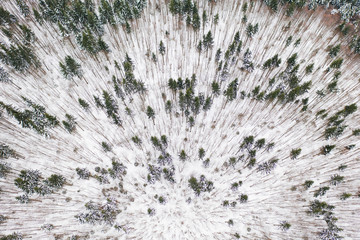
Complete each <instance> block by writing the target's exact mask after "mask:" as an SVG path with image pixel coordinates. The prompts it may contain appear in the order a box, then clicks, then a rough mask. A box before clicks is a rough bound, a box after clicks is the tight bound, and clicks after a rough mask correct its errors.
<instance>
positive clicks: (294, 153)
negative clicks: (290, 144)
mask: <svg viewBox="0 0 360 240" xmlns="http://www.w3.org/2000/svg"><path fill="white" fill-rule="evenodd" d="M300 153H301V148H296V149H292V150H291V152H290V158H291V159H296V158H297V157H298V156H299V155H300Z"/></svg>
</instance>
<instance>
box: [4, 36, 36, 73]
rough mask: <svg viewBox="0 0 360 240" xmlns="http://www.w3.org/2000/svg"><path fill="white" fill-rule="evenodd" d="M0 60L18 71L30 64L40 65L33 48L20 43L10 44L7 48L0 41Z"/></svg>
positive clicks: (23, 69) (22, 70)
mask: <svg viewBox="0 0 360 240" xmlns="http://www.w3.org/2000/svg"><path fill="white" fill-rule="evenodd" d="M0 60H1V61H2V62H3V63H4V64H6V65H9V66H11V67H13V68H14V69H15V70H16V71H19V72H24V71H26V70H28V69H29V68H30V67H31V66H35V67H39V66H40V62H39V60H38V58H37V57H36V55H35V53H34V52H33V50H32V49H31V48H29V47H27V46H25V45H21V44H17V45H13V44H12V45H10V47H9V48H7V47H6V46H5V45H3V44H2V43H0Z"/></svg>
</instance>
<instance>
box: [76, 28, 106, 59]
mask: <svg viewBox="0 0 360 240" xmlns="http://www.w3.org/2000/svg"><path fill="white" fill-rule="evenodd" d="M76 41H77V43H78V44H79V45H80V47H81V48H82V49H84V50H86V51H87V52H89V53H90V54H97V53H98V52H100V51H103V52H109V51H110V50H109V46H108V45H107V44H106V43H105V42H104V41H103V40H102V38H101V37H96V36H94V35H93V33H92V32H91V31H90V30H84V31H83V32H82V33H81V34H79V35H78V36H77V37H76Z"/></svg>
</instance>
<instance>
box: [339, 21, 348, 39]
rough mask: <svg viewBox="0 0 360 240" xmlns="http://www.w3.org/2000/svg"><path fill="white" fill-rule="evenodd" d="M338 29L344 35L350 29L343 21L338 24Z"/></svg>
mask: <svg viewBox="0 0 360 240" xmlns="http://www.w3.org/2000/svg"><path fill="white" fill-rule="evenodd" d="M338 29H339V31H340V32H341V33H342V34H343V35H344V36H346V35H347V34H348V33H349V31H350V26H349V25H346V23H345V22H343V23H341V24H340V25H339V27H338Z"/></svg>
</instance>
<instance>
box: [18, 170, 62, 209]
mask: <svg viewBox="0 0 360 240" xmlns="http://www.w3.org/2000/svg"><path fill="white" fill-rule="evenodd" d="M41 179H42V176H41V173H40V172H39V171H38V170H21V171H20V174H19V176H18V178H16V179H15V186H17V187H18V188H20V189H21V190H23V192H24V194H23V195H21V196H18V197H16V199H17V200H18V201H19V202H21V203H27V202H28V201H29V196H30V195H32V194H34V193H37V194H39V195H41V196H44V195H47V194H51V193H53V192H54V191H57V190H59V189H60V188H62V187H63V186H64V184H65V182H66V180H65V178H64V177H63V176H62V175H58V174H52V175H51V176H50V177H49V178H47V179H45V180H42V181H41Z"/></svg>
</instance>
